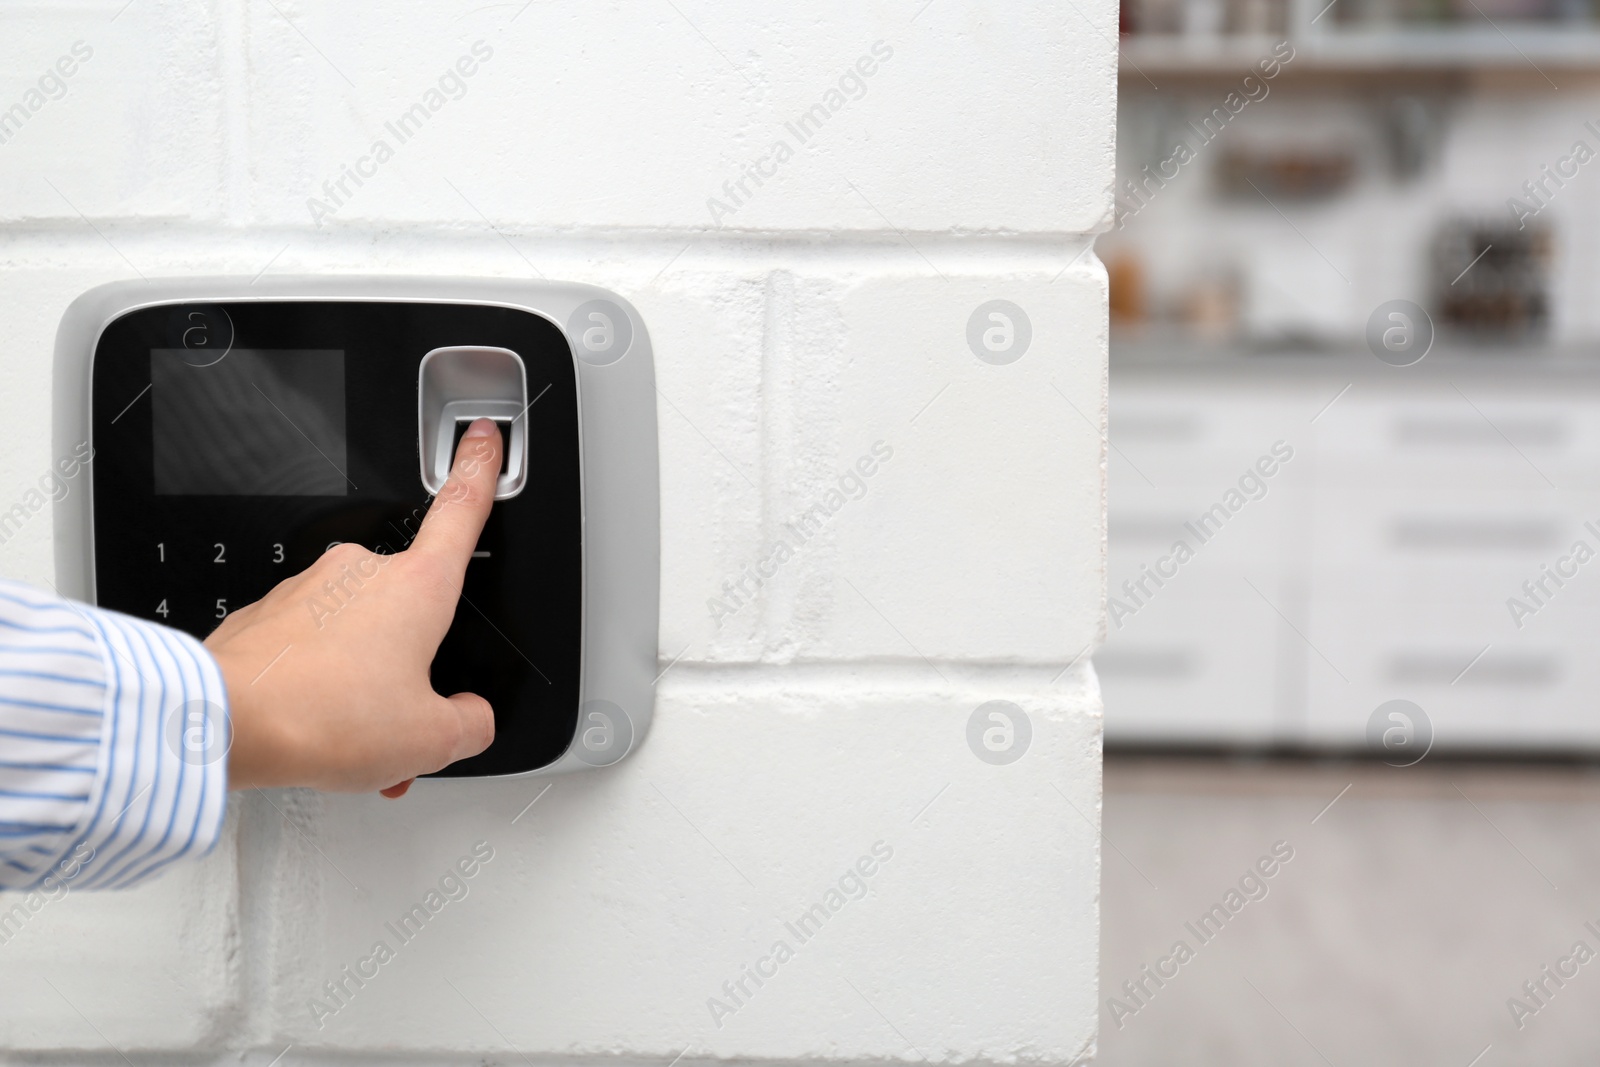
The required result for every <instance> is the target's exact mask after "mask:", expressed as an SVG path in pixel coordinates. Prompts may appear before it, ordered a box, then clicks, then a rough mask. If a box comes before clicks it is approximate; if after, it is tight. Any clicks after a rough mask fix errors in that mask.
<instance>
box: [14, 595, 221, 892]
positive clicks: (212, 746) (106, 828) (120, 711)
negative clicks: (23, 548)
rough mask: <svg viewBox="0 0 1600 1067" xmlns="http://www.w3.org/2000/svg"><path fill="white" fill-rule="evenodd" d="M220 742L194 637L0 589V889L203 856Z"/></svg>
mask: <svg viewBox="0 0 1600 1067" xmlns="http://www.w3.org/2000/svg"><path fill="white" fill-rule="evenodd" d="M230 741H231V734H230V732H229V723H228V698H227V691H226V690H225V689H224V687H223V682H222V675H221V672H220V671H219V670H218V668H217V664H216V661H215V660H213V659H212V658H211V655H210V653H208V652H207V651H206V650H205V648H204V647H203V646H202V645H201V644H200V643H199V642H198V641H196V640H194V639H193V638H192V637H189V636H188V635H187V634H182V633H179V632H178V631H176V630H169V629H167V628H166V627H164V626H158V625H156V624H154V623H149V622H143V621H141V620H138V619H133V618H130V617H128V616H126V615H122V614H119V613H117V612H114V611H105V610H102V609H99V608H93V607H89V606H88V605H85V604H78V603H74V602H72V601H69V600H64V599H62V598H60V597H57V596H54V595H52V594H49V593H42V592H40V591H38V590H36V589H34V588H32V587H30V586H27V585H22V584H20V583H17V582H7V581H0V889H29V888H33V887H35V886H38V885H40V884H41V883H43V882H44V881H45V880H46V879H47V878H52V877H53V878H54V879H55V880H56V881H70V882H71V883H72V885H73V888H105V889H114V888H123V887H126V886H131V885H135V884H137V883H139V882H142V881H144V880H145V879H147V878H149V877H150V876H152V875H154V874H156V873H158V872H159V871H161V870H163V869H165V868H166V867H168V866H169V865H171V864H172V863H174V862H175V861H177V860H179V859H181V858H183V857H186V856H189V857H192V856H200V855H204V854H205V853H206V852H209V851H210V850H211V848H212V847H213V846H214V845H215V844H216V842H217V838H218V836H219V835H220V834H221V831H222V820H223V816H224V815H225V813H226V805H227V763H228V761H227V758H226V757H227V751H228V746H229V743H230Z"/></svg>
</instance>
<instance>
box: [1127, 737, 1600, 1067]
mask: <svg viewBox="0 0 1600 1067" xmlns="http://www.w3.org/2000/svg"><path fill="white" fill-rule="evenodd" d="M1105 789H1106V797H1105V813H1104V835H1105V841H1104V848H1103V870H1104V874H1103V883H1102V888H1103V893H1102V901H1101V906H1102V909H1103V915H1102V919H1103V941H1102V947H1101V1040H1100V1053H1099V1058H1098V1060H1097V1061H1096V1062H1097V1063H1099V1064H1102V1065H1106V1067H1111V1065H1123V1064H1152V1065H1153V1064H1161V1065H1167V1064H1227V1065H1230V1067H1241V1065H1250V1064H1263V1065H1266V1064H1271V1065H1275V1067H1284V1065H1293V1064H1308V1065H1337V1067H1344V1065H1346V1064H1363V1065H1381V1064H1396V1065H1402V1064H1403V1065H1407V1067H1411V1065H1417V1064H1440V1065H1446V1067H1469V1065H1473V1067H1500V1065H1505V1064H1539V1065H1540V1067H1554V1065H1558V1064H1568V1063H1571V1064H1577V1063H1584V1064H1588V1063H1592V1062H1594V1059H1595V1056H1596V1054H1597V1052H1600V767H1590V766H1574V765H1564V764H1531V765H1530V764H1503V765H1502V764H1493V763H1461V762H1445V761H1434V760H1429V761H1425V762H1424V763H1421V764H1419V765H1417V766H1414V767H1409V768H1403V769H1397V768H1391V767H1388V766H1385V765H1383V764H1381V763H1367V762H1356V761H1350V762H1347V761H1330V762H1309V761H1298V760H1266V759H1229V758H1193V757H1163V756H1142V755H1126V754H1122V755H1119V754H1114V753H1113V754H1108V755H1107V758H1106V765H1105ZM1268 875H1270V876H1268ZM1230 894H1231V895H1230ZM1214 906H1216V907H1215V908H1214ZM1180 942H1181V943H1182V947H1180V944H1179V943H1180ZM1147 967H1148V968H1150V970H1148V971H1147V970H1145V968H1147ZM1547 967H1548V968H1549V970H1548V971H1546V970H1545V968H1547ZM1563 973H1564V974H1565V975H1566V976H1567V977H1562V975H1563ZM1163 975H1165V977H1163ZM1125 982H1126V983H1128V985H1127V986H1124V983H1125ZM1524 983H1532V984H1531V986H1530V987H1529V988H1526V989H1525V988H1524ZM1129 989H1131V992H1129ZM1530 990H1531V992H1530ZM1513 998H1515V999H1513Z"/></svg>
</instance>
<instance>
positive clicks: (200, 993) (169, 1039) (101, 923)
mask: <svg viewBox="0 0 1600 1067" xmlns="http://www.w3.org/2000/svg"><path fill="white" fill-rule="evenodd" d="M231 836H232V835H231V833H230V834H226V835H225V836H224V839H223V841H222V842H220V843H219V844H218V846H217V848H216V849H215V850H214V851H213V852H212V853H211V855H210V856H208V857H206V859H204V860H202V861H201V862H199V863H194V864H187V865H184V866H182V867H175V868H173V870H172V873H171V874H169V875H167V876H166V877H164V878H162V879H161V880H160V881H158V882H154V883H152V884H150V885H147V886H143V887H141V888H139V889H135V890H130V891H128V892H125V893H89V892H72V891H71V890H70V889H68V891H67V892H65V894H64V895H63V894H59V891H58V896H57V897H56V899H54V900H50V899H49V898H48V897H47V896H38V897H33V898H30V897H29V896H28V895H27V894H22V893H0V1003H4V1004H5V1006H6V1007H5V1011H4V1012H0V1048H5V1049H37V1050H63V1049H79V1050H84V1051H86V1052H93V1053H94V1054H95V1055H96V1056H111V1057H115V1056H116V1054H117V1052H118V1051H133V1050H138V1049H171V1048H186V1047H190V1046H194V1045H202V1046H203V1045H208V1044H212V1043H214V1042H216V1041H217V1040H218V1038H219V1037H220V1036H221V1035H222V1034H224V1033H226V1032H228V1031H229V1030H230V1029H231V1028H232V1027H233V1026H235V1025H236V1024H237V1018H238V1014H239V1013H238V1003H237V1000H238V995H239V980H238V975H237V971H238V967H239V959H238V954H237V950H238V937H239V884H238V878H237V871H236V868H235V866H234V863H233V855H232V853H233V849H232V842H231ZM18 908H21V909H22V910H23V914H24V915H26V916H27V917H26V918H25V919H24V918H21V917H19V916H18V910H17V909H18ZM13 917H15V918H13Z"/></svg>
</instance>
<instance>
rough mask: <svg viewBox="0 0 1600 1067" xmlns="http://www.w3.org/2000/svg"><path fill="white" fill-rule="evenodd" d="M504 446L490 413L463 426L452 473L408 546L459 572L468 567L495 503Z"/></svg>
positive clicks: (456, 572) (451, 469) (454, 571)
mask: <svg viewBox="0 0 1600 1067" xmlns="http://www.w3.org/2000/svg"><path fill="white" fill-rule="evenodd" d="M502 447H503V444H502V442H501V440H500V427H498V426H497V425H495V422H494V420H493V419H478V420H476V421H474V422H473V423H472V425H471V426H468V427H467V432H466V433H465V434H464V435H462V438H461V444H460V445H459V446H457V448H456V458H455V464H454V465H453V466H452V467H451V468H450V477H449V478H448V479H447V480H446V481H445V483H444V488H443V489H440V490H439V495H438V496H436V497H434V500H433V504H432V506H430V507H429V508H428V514H427V515H425V516H424V517H423V519H422V527H421V529H419V530H418V531H417V536H416V538H415V540H413V541H412V542H411V547H410V548H409V549H408V551H411V552H421V553H423V554H425V555H429V556H434V557H437V558H438V559H439V560H440V561H441V562H443V563H444V564H446V565H447V566H449V567H450V568H451V571H452V573H453V574H454V575H455V576H456V577H457V578H460V576H461V575H462V574H464V573H465V572H466V569H467V561H468V560H469V559H471V558H472V550H473V549H475V548H476V547H477V546H478V536H479V535H480V534H481V533H483V524H484V522H485V521H486V520H487V519H488V518H489V509H490V508H491V507H493V506H494V487H495V482H496V481H497V480H498V479H499V477H500V450H501V448H502Z"/></svg>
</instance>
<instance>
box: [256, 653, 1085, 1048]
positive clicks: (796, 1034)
mask: <svg viewBox="0 0 1600 1067" xmlns="http://www.w3.org/2000/svg"><path fill="white" fill-rule="evenodd" d="M678 671H681V672H682V673H678V672H673V673H669V674H668V675H667V678H666V680H664V681H663V682H662V685H661V695H660V710H659V713H658V717H657V721H656V725H655V727H654V729H653V731H652V734H651V737H650V740H649V743H648V744H647V745H646V746H644V748H643V749H641V750H640V751H639V752H638V753H636V756H634V757H630V758H629V759H628V760H626V761H624V762H623V763H622V764H619V765H617V766H616V767H615V768H612V769H610V770H608V771H606V772H603V773H598V774H589V775H577V776H571V777H567V778H562V779H559V780H557V781H555V782H554V783H552V784H548V791H546V785H544V784H539V783H531V782H491V783H478V784H476V785H469V786H465V787H462V786H459V785H454V784H449V783H424V785H423V786H422V787H421V791H420V793H419V794H417V795H416V797H415V800H414V801H411V802H408V804H407V805H406V806H405V807H401V806H400V805H396V804H390V803H386V802H384V801H382V800H381V799H379V798H376V797H373V798H345V797H328V798H325V799H322V800H320V801H318V802H317V805H316V809H313V810H311V811H309V812H308V813H307V814H306V816H305V819H304V825H303V826H302V829H303V831H304V832H305V833H306V834H307V835H308V838H309V840H308V842H307V843H304V844H300V843H296V842H294V841H293V839H289V840H290V841H291V844H293V845H294V846H295V847H292V848H291V849H290V850H289V851H288V854H287V855H285V857H284V858H283V860H282V861H281V862H278V863H275V864H273V869H274V870H275V871H276V872H277V873H276V877H277V878H278V879H280V880H281V881H282V882H283V883H285V884H289V885H293V886H295V890H294V896H295V897H296V899H299V900H301V901H307V902H315V904H314V907H315V908H316V909H317V910H316V913H315V918H314V920H313V921H311V922H309V923H302V924H301V926H300V927H299V928H298V933H299V934H300V936H301V938H302V939H303V940H301V941H296V942H286V943H282V944H280V945H278V946H277V951H278V953H279V961H280V964H281V965H282V969H281V970H280V971H279V980H278V981H276V982H275V983H274V991H275V995H274V999H273V1010H274V1013H275V1014H274V1017H273V1025H272V1029H273V1032H274V1035H275V1040H278V1041H279V1042H291V1041H292V1042H294V1043H295V1044H296V1046H297V1047H301V1048H317V1047H327V1048H342V1049H363V1048H373V1047H383V1048H386V1049H390V1050H405V1049H425V1048H437V1047H447V1048H456V1049H464V1050H472V1051H474V1052H478V1053H481V1054H502V1055H504V1054H513V1050H514V1051H515V1052H520V1053H521V1054H523V1055H528V1056H538V1055H558V1054H559V1055H585V1054H589V1055H599V1054H615V1053H619V1052H622V1051H623V1050H626V1051H627V1053H628V1054H630V1055H634V1056H638V1057H641V1058H647V1059H654V1058H660V1059H662V1061H663V1062H667V1061H670V1060H671V1059H672V1058H673V1057H675V1056H677V1055H678V1054H679V1053H681V1052H683V1051H684V1049H685V1048H686V1047H687V1048H688V1049H689V1050H690V1051H689V1053H688V1056H689V1057H691V1058H694V1059H713V1058H714V1059H743V1058H752V1059H784V1060H798V1059H806V1060H809V1059H821V1060H838V1059H844V1060H852V1059H853V1060H864V1059H884V1060H890V1061H895V1062H915V1061H919V1060H920V1059H922V1058H927V1059H928V1060H932V1061H935V1062H957V1061H966V1060H970V1059H980V1060H983V1061H987V1062H1015V1061H1016V1060H1019V1059H1025V1060H1038V1061H1051V1062H1068V1061H1070V1060H1072V1059H1073V1058H1074V1057H1075V1056H1077V1055H1078V1054H1080V1053H1082V1052H1083V1051H1085V1049H1086V1047H1087V1046H1088V1044H1089V1043H1090V1042H1091V1041H1092V1038H1093V1032H1094V1027H1093V1020H1094V1013H1095V1003H1094V996H1095V968H1096V957H1095V952H1094V949H1093V945H1094V924H1095V921H1096V919H1095V914H1096V903H1095V900H1096V894H1097V887H1098V882H1099V875H1098V870H1097V864H1096V859H1095V856H1096V851H1095V830H1094V823H1093V822H1092V821H1091V820H1093V819H1095V818H1096V817H1097V815H1096V812H1097V806H1098V795H1099V742H1098V738H1099V710H1098V698H1097V696H1096V695H1095V692H1094V689H1093V687H1092V684H1090V683H1089V679H1090V677H1091V676H1090V675H1089V674H1088V671H1087V668H1086V667H1085V668H1080V670H1079V672H1078V673H1077V674H1075V675H1071V676H1068V677H1066V678H1063V679H1062V680H1061V681H1060V682H1059V683H1058V684H1056V685H1055V686H1052V685H1050V683H1049V681H1048V677H1049V675H1048V674H1047V673H1045V672H1042V671H1036V672H1034V675H1035V676H1036V677H1033V678H1032V679H1031V680H1029V679H1026V678H1019V677H1018V676H1016V675H1015V674H1012V673H1007V674H1005V675H999V674H995V673H993V672H971V671H969V672H966V673H962V674H958V675H957V676H956V678H955V680H954V683H955V684H953V685H951V686H943V685H940V684H938V683H935V684H934V685H933V686H929V685H927V684H925V682H924V679H923V676H922V675H920V674H918V673H915V672H913V671H911V670H909V669H906V670H895V671H891V672H889V673H888V674H886V675H880V676H878V677H876V678H874V679H867V678H862V679H860V680H859V681H851V680H849V679H848V678H847V677H846V676H845V675H843V674H839V673H836V672H835V671H833V670H832V669H819V670H817V671H813V672H809V673H806V674H802V675H798V676H797V675H795V674H794V673H792V672H776V671H771V670H758V671H752V672H744V673H741V674H736V675H731V676H727V675H723V674H722V673H721V672H718V671H711V672H705V671H695V670H693V669H690V668H686V667H680V668H679V669H678ZM992 699H1009V700H1012V701H1014V702H1015V703H1016V704H1017V705H1018V706H1020V707H1022V708H1023V709H1024V710H1025V712H1026V714H1027V715H1028V718H1029V721H1030V723H1031V729H1032V739H1031V742H1030V743H1029V746H1028V748H1027V749H1026V752H1025V754H1024V755H1023V756H1022V757H1021V758H1020V759H1018V760H1017V761H1016V762H1014V763H1011V764H1009V765H1006V766H993V765H990V764H988V763H985V762H982V761H980V760H979V759H978V758H976V757H975V756H974V754H973V752H972V751H971V750H969V748H968V742H967V736H966V734H967V723H968V719H969V716H971V714H972V712H973V710H974V709H975V708H976V707H977V706H978V705H980V704H982V703H984V702H986V701H989V700H992ZM758 720H759V722H760V726H759V728H757V727H756V726H754V725H752V724H753V723H754V722H755V721H758ZM801 796H803V797H804V798H805V800H804V802H803V803H797V802H796V798H798V797H801ZM530 804H532V806H531V807H529V806H528V805H530ZM1074 809H1076V810H1074ZM402 841H403V842H404V843H403V844H401V842H402ZM480 841H482V842H487V847H488V848H489V849H492V850H493V859H492V860H491V861H489V862H487V863H484V864H482V865H481V866H480V867H479V869H478V870H477V872H476V874H475V876H474V877H473V878H471V879H459V881H460V882H461V885H462V886H464V887H465V891H466V895H465V896H461V890H460V889H459V888H456V887H455V886H454V885H453V884H452V886H451V888H452V889H453V890H454V892H455V895H457V896H458V897H460V899H458V900H455V901H451V902H445V903H442V904H441V905H440V907H439V910H438V911H437V913H436V914H435V915H434V916H433V917H431V918H428V919H427V921H426V922H420V921H417V920H413V925H411V926H406V927H404V928H402V927H400V926H399V925H398V921H399V917H400V916H402V915H403V914H405V913H406V912H408V910H409V909H410V908H411V906H412V905H413V904H414V903H419V902H421V903H424V905H425V904H426V901H425V896H426V894H427V892H428V891H429V890H430V889H434V888H436V887H437V885H438V883H439V880H440V878H441V877H442V876H443V875H444V874H445V873H446V872H448V871H450V870H451V869H452V867H453V865H454V864H455V863H456V862H457V861H458V860H459V859H461V858H462V857H466V856H470V855H471V854H472V852H473V848H474V846H475V844H476V843H477V842H480ZM879 842H881V843H882V846H880V850H879V854H880V856H881V855H882V853H883V851H885V848H886V849H887V850H889V851H892V856H891V857H890V858H889V859H888V860H887V861H885V862H883V863H882V864H881V865H880V866H879V868H878V869H877V870H876V871H875V873H874V874H872V875H871V876H870V877H867V878H863V879H862V881H863V882H865V884H866V892H865V894H864V895H861V896H860V898H859V899H853V898H852V899H847V900H846V901H844V902H842V903H839V902H832V903H835V904H836V910H835V911H834V912H833V913H832V914H831V915H830V916H829V917H828V918H827V920H826V922H825V923H822V924H821V925H820V929H813V928H812V927H811V926H807V927H804V928H802V930H801V932H802V933H806V934H812V935H813V936H811V937H809V938H807V939H806V940H804V941H802V940H801V938H800V937H798V936H796V934H795V933H794V932H792V931H790V930H789V929H788V928H787V927H786V926H785V923H788V922H791V921H793V920H795V919H796V918H797V917H799V916H800V915H802V914H803V913H804V912H806V911H807V909H808V908H809V907H810V906H811V905H812V904H814V903H818V902H823V903H824V906H827V904H828V903H830V902H828V901H826V900H825V897H826V894H827V891H828V890H829V889H830V888H831V887H834V886H836V885H837V884H838V882H839V880H840V878H841V876H842V875H843V874H844V872H845V871H846V869H847V868H849V867H850V866H851V865H853V864H855V863H856V862H857V861H858V860H859V858H860V857H861V856H862V855H871V854H872V850H873V847H874V845H875V844H877V843H879ZM979 842H981V844H979ZM312 845H314V846H315V847H314V848H313V847H311V846H312ZM480 851H481V849H480ZM347 879H348V880H347ZM308 886H309V888H308ZM848 890H849V892H850V893H852V894H854V893H857V892H859V891H858V890H856V888H855V886H854V883H853V881H852V882H849V884H848ZM441 899H444V895H443V894H441ZM998 900H1004V901H1006V905H1005V906H1004V907H997V906H996V901H998ZM386 924H388V925H386ZM401 934H405V935H407V937H408V938H409V940H403V939H402V937H401V936H400V935H401ZM780 940H783V941H786V942H787V943H788V944H789V945H790V947H791V948H792V949H793V951H794V957H793V959H791V960H788V961H786V962H785V963H784V964H782V965H781V966H776V968H775V969H776V971H777V973H776V975H775V976H769V978H768V980H767V981H766V983H765V984H764V985H763V986H762V987H759V988H758V987H756V986H755V985H754V984H753V983H752V982H750V981H748V980H746V989H747V990H748V991H749V993H750V995H749V996H748V997H747V998H741V999H743V1000H744V1003H743V1004H739V1005H735V1003H734V1001H733V1000H732V999H731V998H730V997H729V994H728V993H727V992H726V991H724V990H723V989H722V983H723V982H724V981H730V980H735V979H739V978H740V977H741V973H742V968H743V967H744V966H745V965H754V964H755V963H756V962H757V961H758V960H759V959H760V958H761V957H763V956H765V955H767V954H768V953H769V952H770V951H771V950H772V947H773V945H774V944H775V942H777V941H780ZM378 941H385V942H387V943H388V945H389V946H390V948H391V950H392V952H393V959H392V960H390V961H389V962H387V963H383V964H378V963H376V962H375V963H373V964H371V965H368V966H366V968H365V969H366V970H367V971H368V972H369V974H370V975H371V976H370V977H369V978H368V979H367V980H366V981H365V982H364V983H363V984H362V985H360V986H357V985H356V984H355V983H354V982H352V981H351V980H350V979H348V978H344V976H343V975H342V973H341V972H342V969H343V968H344V967H345V966H346V965H349V966H351V967H353V968H354V967H356V966H357V965H358V963H359V961H360V960H362V959H365V958H375V953H374V946H375V944H376V943H377V942H378ZM774 962H775V961H774ZM763 969H765V970H768V971H771V970H773V969H774V964H764V965H763ZM340 979H343V980H344V981H345V983H346V989H347V990H348V992H347V994H344V995H342V996H341V997H340V999H339V1000H334V999H333V998H332V997H331V996H330V995H329V994H328V992H327V988H326V983H328V982H329V981H337V980H340ZM713 997H716V998H718V999H720V1000H722V1001H723V1003H725V1004H727V1005H728V1006H729V1007H730V1008H731V1009H732V1011H731V1014H726V1015H724V1014H722V1013H721V1012H715V1013H714V1012H713V1009H712V1007H710V1006H708V1000H709V999H710V998H713ZM313 1001H317V1002H320V1004H321V1007H317V1006H315V1004H314V1003H313ZM333 1009H337V1010H333ZM714 1014H715V1016H716V1018H715V1019H714V1017H713V1016H714ZM717 1022H720V1023H721V1024H722V1025H721V1026H720V1027H719V1026H718V1025H717ZM319 1024H320V1026H319Z"/></svg>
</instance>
